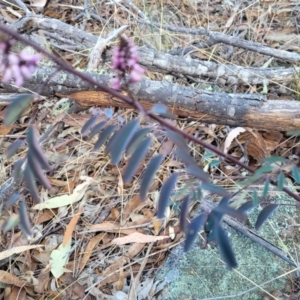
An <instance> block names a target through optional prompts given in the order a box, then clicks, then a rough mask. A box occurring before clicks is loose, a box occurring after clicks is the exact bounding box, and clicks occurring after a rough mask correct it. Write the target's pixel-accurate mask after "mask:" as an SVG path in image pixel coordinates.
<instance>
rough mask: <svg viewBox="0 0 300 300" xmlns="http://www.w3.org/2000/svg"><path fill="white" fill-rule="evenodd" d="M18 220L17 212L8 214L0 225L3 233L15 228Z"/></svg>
mask: <svg viewBox="0 0 300 300" xmlns="http://www.w3.org/2000/svg"><path fill="white" fill-rule="evenodd" d="M19 222H20V217H19V215H17V214H12V215H10V216H9V217H8V218H7V219H6V220H5V222H4V223H3V225H2V231H3V232H4V233H5V232H7V231H9V230H11V229H13V228H15V227H16V226H17V225H18V224H19Z"/></svg>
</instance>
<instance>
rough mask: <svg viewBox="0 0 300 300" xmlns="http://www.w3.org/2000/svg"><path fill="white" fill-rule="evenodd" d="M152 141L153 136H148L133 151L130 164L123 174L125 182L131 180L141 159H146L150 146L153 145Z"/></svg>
mask: <svg viewBox="0 0 300 300" xmlns="http://www.w3.org/2000/svg"><path fill="white" fill-rule="evenodd" d="M151 143H152V138H151V137H148V138H146V139H144V140H143V141H142V142H141V143H140V144H139V145H138V147H137V148H136V149H135V151H134V152H133V154H132V156H131V157H130V159H129V161H128V165H127V167H126V169H125V172H124V175H123V179H124V182H125V183H129V182H130V180H131V178H132V176H133V175H134V173H135V172H136V170H137V168H138V166H139V165H140V163H141V161H142V160H143V159H144V157H145V155H146V153H147V151H148V149H149V147H150V146H151Z"/></svg>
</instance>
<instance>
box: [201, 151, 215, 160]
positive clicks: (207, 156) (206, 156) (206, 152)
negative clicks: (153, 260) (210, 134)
mask: <svg viewBox="0 0 300 300" xmlns="http://www.w3.org/2000/svg"><path fill="white" fill-rule="evenodd" d="M214 156H215V154H214V153H212V152H210V151H205V153H204V155H203V159H209V158H212V157H214Z"/></svg>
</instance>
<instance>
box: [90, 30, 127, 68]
mask: <svg viewBox="0 0 300 300" xmlns="http://www.w3.org/2000/svg"><path fill="white" fill-rule="evenodd" d="M127 28H128V25H123V26H121V27H119V28H117V29H115V30H113V31H112V32H111V33H110V34H109V35H108V36H107V37H106V38H103V37H100V36H99V38H98V41H97V43H96V45H95V46H94V48H93V50H92V51H91V53H90V55H89V59H88V60H89V62H88V66H87V69H88V70H89V69H97V68H98V66H99V64H100V61H101V55H102V53H103V51H104V50H105V48H106V46H107V45H108V44H109V43H111V42H112V41H113V40H115V39H116V38H117V37H118V36H119V35H120V34H122V33H123V32H124V31H125V30H126V29H127Z"/></svg>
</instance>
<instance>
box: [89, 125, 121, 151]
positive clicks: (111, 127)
mask: <svg viewBox="0 0 300 300" xmlns="http://www.w3.org/2000/svg"><path fill="white" fill-rule="evenodd" d="M116 127H117V126H116V125H109V126H107V127H106V128H105V129H104V130H103V131H102V132H101V133H100V134H99V138H98V140H97V142H96V144H95V146H94V151H98V150H99V149H100V148H101V146H102V145H103V144H104V143H105V141H106V140H107V138H108V137H109V136H110V135H111V134H112V132H113V131H114V130H115V128H116Z"/></svg>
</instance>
